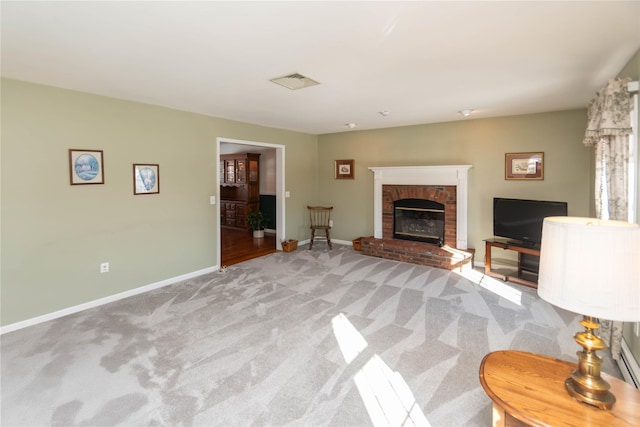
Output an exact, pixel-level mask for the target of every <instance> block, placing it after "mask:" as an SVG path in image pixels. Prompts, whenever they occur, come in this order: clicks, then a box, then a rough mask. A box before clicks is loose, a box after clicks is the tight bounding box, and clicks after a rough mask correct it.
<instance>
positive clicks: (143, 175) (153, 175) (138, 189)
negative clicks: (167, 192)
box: [133, 164, 160, 195]
mask: <svg viewBox="0 0 640 427" xmlns="http://www.w3.org/2000/svg"><path fill="white" fill-rule="evenodd" d="M159 192H160V165H153V164H151V165H149V164H146V165H144V164H134V165H133V194H134V195H138V194H158V193H159Z"/></svg>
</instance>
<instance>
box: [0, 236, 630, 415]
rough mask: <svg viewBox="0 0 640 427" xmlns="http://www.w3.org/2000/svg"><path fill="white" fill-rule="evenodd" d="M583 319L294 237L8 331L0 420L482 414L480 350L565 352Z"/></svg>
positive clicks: (567, 355)
mask: <svg viewBox="0 0 640 427" xmlns="http://www.w3.org/2000/svg"><path fill="white" fill-rule="evenodd" d="M471 276H474V275H473V274H472V275H471ZM475 277H477V278H478V279H481V278H482V276H481V275H480V274H479V273H476V274H475ZM485 287H490V288H492V289H501V290H502V291H501V292H502V293H503V294H504V295H506V296H507V298H503V297H500V296H498V295H496V294H495V293H494V292H492V291H489V290H487V289H485ZM578 320H579V317H578V316H577V315H574V314H571V313H567V312H564V311H561V310H559V309H556V308H554V307H552V306H550V305H549V304H547V303H545V302H543V301H541V300H540V299H539V298H538V297H537V295H536V293H535V290H533V289H529V288H524V287H520V286H517V285H507V284H504V283H502V282H499V281H495V280H494V279H490V278H483V280H482V282H481V285H477V284H475V283H474V282H473V281H472V280H469V279H467V278H465V277H462V276H460V275H458V274H456V273H451V272H448V271H445V270H438V269H432V268H428V267H422V266H416V265H412V264H404V263H397V262H393V261H388V260H383V259H378V258H372V257H367V256H363V255H362V254H360V253H359V252H356V251H354V250H353V249H352V248H351V247H349V246H343V245H334V249H333V250H332V251H329V250H327V249H326V247H325V246H323V245H318V246H317V247H315V248H314V249H313V250H312V251H309V250H307V246H301V247H299V248H298V250H297V251H294V252H290V253H285V252H278V253H276V254H272V255H268V256H266V257H262V258H258V259H254V260H250V261H246V262H243V263H240V264H236V265H233V266H231V267H229V268H228V269H226V271H225V272H216V273H212V274H209V275H205V276H201V277H199V278H197V279H192V280H188V281H185V282H182V283H178V284H174V285H171V286H167V287H164V288H162V289H158V290H155V291H152V292H148V293H146V294H143V295H138V296H135V297H131V298H128V299H124V300H121V301H118V302H114V303H111V304H108V305H104V306H101V307H98V308H95V309H90V310H86V311H84V312H81V313H77V314H75V315H71V316H67V317H64V318H61V319H58V320H54V321H50V322H47V323H43V324H40V325H36V326H32V327H29V328H25V329H22V330H19V331H16V332H12V333H8V334H5V335H3V336H2V337H1V352H2V353H1V355H2V365H1V366H2V372H1V374H2V377H1V381H2V382H1V386H2V390H1V394H2V401H1V404H2V406H1V410H2V414H1V419H0V421H1V422H2V425H3V426H48V425H51V426H65V427H66V426H160V425H162V426H249V425H251V426H367V425H376V426H382V425H393V426H395V425H412V424H415V425H431V426H488V425H491V401H490V399H489V398H488V397H487V396H486V395H485V393H484V391H483V390H482V387H481V386H480V383H479V381H478V368H479V366H480V362H481V360H482V358H483V357H484V355H485V354H487V353H488V352H490V351H494V350H499V349H509V348H511V349H518V350H524V351H531V352H535V353H541V354H546V355H550V356H554V357H558V358H562V359H567V360H572V361H573V360H574V359H575V351H576V350H577V344H575V342H574V341H573V338H572V336H573V334H574V333H575V332H576V331H578V330H580V326H579V324H578ZM603 353H604V354H603V358H604V359H605V364H604V368H603V371H605V372H608V373H611V374H613V375H616V376H619V372H615V371H616V368H614V365H613V363H611V360H610V357H609V355H608V354H607V353H606V352H603Z"/></svg>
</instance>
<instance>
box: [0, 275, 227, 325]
mask: <svg viewBox="0 0 640 427" xmlns="http://www.w3.org/2000/svg"><path fill="white" fill-rule="evenodd" d="M218 269H219V268H218V266H213V267H208V268H204V269H202V270H197V271H193V272H191V273H186V274H182V275H180V276H175V277H171V278H169V279H165V280H162V281H160V282H156V283H151V284H149V285H145V286H141V287H139V288H135V289H130V290H128V291H124V292H120V293H118V294H114V295H109V296H107V297H104V298H99V299H97V300H93V301H89V302H85V303H83V304H78V305H75V306H73V307H68V308H64V309H62V310H58V311H54V312H53V313H49V314H43V315H42V316H38V317H33V318H31V319H27V320H23V321H20V322H16V323H11V324H9V325H6V326H2V327H0V335H2V334H6V333H8V332H13V331H17V330H18V329H22V328H26V327H27V326H33V325H37V324H38V323H43V322H47V321H49V320H53V319H58V318H60V317H63V316H68V315H69V314H73V313H78V312H80V311H83V310H87V309H89V308H93V307H98V306H101V305H104V304H108V303H110V302H113V301H118V300H121V299H124V298H128V297H131V296H134V295H139V294H143V293H145V292H149V291H152V290H154V289H158V288H162V287H164V286H168V285H172V284H174V283H177V282H181V281H183V280H187V279H191V278H193V277H197V276H202V275H203V274H208V273H213V272H214V271H217V270H218Z"/></svg>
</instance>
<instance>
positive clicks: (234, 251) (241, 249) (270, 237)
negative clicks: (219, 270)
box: [220, 227, 276, 266]
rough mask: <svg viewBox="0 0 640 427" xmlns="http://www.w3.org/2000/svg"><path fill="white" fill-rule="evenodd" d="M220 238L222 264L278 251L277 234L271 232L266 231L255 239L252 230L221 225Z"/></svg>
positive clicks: (225, 264) (230, 263)
mask: <svg viewBox="0 0 640 427" xmlns="http://www.w3.org/2000/svg"><path fill="white" fill-rule="evenodd" d="M220 239H221V240H220V250H221V261H220V265H221V266H229V265H233V264H237V263H239V262H242V261H246V260H248V259H252V258H257V257H261V256H264V255H268V254H271V253H274V252H276V235H275V234H271V233H265V235H264V237H263V238H261V239H254V238H253V233H252V232H251V231H248V230H238V229H233V228H225V227H221V229H220Z"/></svg>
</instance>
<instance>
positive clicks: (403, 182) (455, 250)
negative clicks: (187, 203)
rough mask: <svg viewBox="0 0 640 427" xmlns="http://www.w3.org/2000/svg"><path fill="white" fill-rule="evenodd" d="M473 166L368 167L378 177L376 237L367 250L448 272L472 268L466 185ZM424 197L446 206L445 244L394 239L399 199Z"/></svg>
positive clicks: (365, 242)
mask: <svg viewBox="0 0 640 427" xmlns="http://www.w3.org/2000/svg"><path fill="white" fill-rule="evenodd" d="M470 168H471V166H470V165H461V166H408V167H384V168H369V169H370V170H372V171H373V172H374V174H375V176H374V215H375V216H374V236H373V237H367V238H363V239H362V241H361V249H362V252H363V253H364V254H366V255H371V256H376V257H379V258H386V259H393V260H397V261H403V262H409V263H413V264H420V265H426V266H430V267H436V268H444V269H448V270H453V269H462V268H464V267H467V266H471V263H472V258H473V250H468V249H467V186H468V183H467V181H468V170H469V169H470ZM403 199H423V200H427V201H433V202H437V203H439V204H442V205H444V218H445V222H444V244H443V245H442V246H441V247H440V246H439V245H438V244H434V243H425V242H420V241H409V240H403V239H397V238H394V237H393V235H394V202H396V201H399V200H403Z"/></svg>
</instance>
